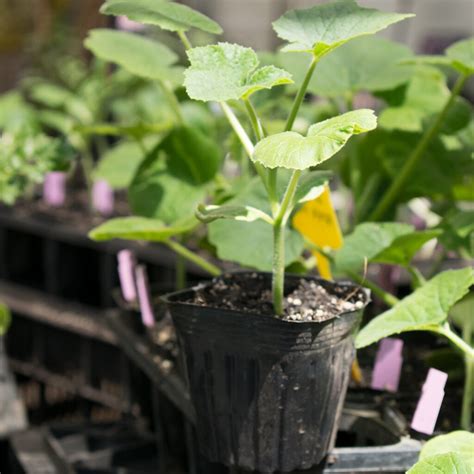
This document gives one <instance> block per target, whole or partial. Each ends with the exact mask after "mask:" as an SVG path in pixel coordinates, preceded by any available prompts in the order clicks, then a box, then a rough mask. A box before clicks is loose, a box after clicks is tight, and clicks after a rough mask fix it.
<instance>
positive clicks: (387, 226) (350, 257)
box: [334, 222, 413, 273]
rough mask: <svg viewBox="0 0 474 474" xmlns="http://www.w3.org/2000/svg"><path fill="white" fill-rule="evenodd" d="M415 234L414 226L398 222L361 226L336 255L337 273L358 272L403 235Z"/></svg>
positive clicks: (345, 241)
mask: <svg viewBox="0 0 474 474" xmlns="http://www.w3.org/2000/svg"><path fill="white" fill-rule="evenodd" d="M412 232H413V226H411V225H409V224H401V223H396V222H386V223H384V222H382V223H374V222H367V223H364V224H359V225H358V226H357V227H356V228H355V229H354V231H353V232H352V233H351V234H349V235H348V236H346V237H345V239H344V246H343V247H342V248H341V250H339V251H338V252H337V253H336V256H335V261H334V262H335V266H336V269H337V272H341V273H345V272H358V271H359V270H360V269H361V268H362V267H363V265H364V262H365V261H366V260H367V261H370V260H371V259H372V258H374V257H375V256H376V255H378V254H380V252H382V251H383V250H384V249H387V248H390V246H391V245H392V244H393V242H394V241H395V240H396V239H397V237H400V236H402V235H408V234H411V233H412Z"/></svg>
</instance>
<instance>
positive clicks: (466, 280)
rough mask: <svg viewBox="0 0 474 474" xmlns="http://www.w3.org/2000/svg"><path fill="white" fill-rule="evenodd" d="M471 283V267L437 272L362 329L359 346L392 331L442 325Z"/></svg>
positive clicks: (472, 272) (472, 274) (472, 279)
mask: <svg viewBox="0 0 474 474" xmlns="http://www.w3.org/2000/svg"><path fill="white" fill-rule="evenodd" d="M472 284H474V271H473V269H472V268H463V269H461V270H448V271H445V272H443V273H440V274H438V275H436V276H435V277H434V278H432V279H431V280H430V281H428V282H427V283H425V284H424V285H423V286H422V287H420V288H418V289H417V290H416V291H415V292H414V293H412V294H411V295H410V296H407V297H406V298H405V299H403V300H402V301H400V303H398V304H397V305H395V306H394V307H393V308H392V309H390V310H388V311H386V312H385V313H382V314H381V315H380V316H377V317H376V318H375V319H373V320H372V321H370V322H369V324H367V325H366V326H365V327H364V328H362V330H361V331H360V332H359V334H358V335H357V338H356V347H357V348H361V347H365V346H368V345H370V344H373V343H374V342H376V341H378V340H380V339H383V338H384V337H388V336H391V335H392V334H398V333H401V332H406V331H415V330H426V329H428V328H429V327H430V326H431V327H432V326H437V325H438V326H439V325H441V324H442V323H443V322H444V321H445V320H446V319H447V317H448V311H449V310H450V309H451V307H452V306H453V305H454V303H456V301H458V300H460V299H461V298H462V297H463V296H464V295H465V294H466V293H467V292H468V291H469V287H470V286H471V285H472Z"/></svg>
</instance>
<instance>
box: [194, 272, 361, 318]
mask: <svg viewBox="0 0 474 474" xmlns="http://www.w3.org/2000/svg"><path fill="white" fill-rule="evenodd" d="M365 300H366V296H365V294H364V292H363V291H362V289H355V290H354V289H352V288H347V287H345V286H342V287H336V288H334V290H332V289H326V288H325V287H323V286H322V285H320V284H319V283H318V282H317V281H314V280H308V279H304V278H301V279H300V280H299V282H298V285H297V286H296V287H295V288H292V289H290V290H289V291H288V293H287V294H286V295H285V299H284V314H283V316H282V319H284V320H286V321H295V322H304V321H316V322H322V321H326V320H328V319H332V318H334V317H336V316H339V315H340V314H343V313H348V312H351V311H357V310H360V309H362V308H363V307H364V306H365ZM188 303H193V304H197V305H200V306H208V307H212V308H222V309H228V310H235V311H241V312H244V313H252V314H266V315H270V316H274V312H273V304H272V295H271V288H270V284H269V281H268V279H267V278H265V275H262V274H259V273H242V274H239V273H234V274H232V275H223V276H222V277H219V278H216V279H214V280H213V283H212V284H211V285H206V286H204V285H203V286H198V287H196V291H195V293H194V296H193V298H192V299H191V300H188Z"/></svg>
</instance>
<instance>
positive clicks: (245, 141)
mask: <svg viewBox="0 0 474 474" xmlns="http://www.w3.org/2000/svg"><path fill="white" fill-rule="evenodd" d="M219 105H220V106H221V108H222V111H223V112H224V115H225V116H226V118H227V120H228V121H229V123H230V126H231V127H232V129H233V130H234V132H235V134H236V135H237V137H238V138H239V140H240V143H241V144H242V146H243V147H244V150H245V152H246V153H247V156H248V157H249V158H250V159H251V158H252V156H253V152H254V150H255V147H254V146H253V143H252V140H250V138H249V136H248V135H247V132H246V131H245V129H244V127H243V126H242V124H241V123H240V120H239V119H238V118H237V117H236V115H235V114H234V112H233V111H232V109H231V108H230V107H229V106H228V105H227V104H226V103H225V102H219ZM253 164H254V167H255V170H256V171H257V173H258V175H259V176H260V179H261V180H262V182H263V185H264V186H265V189H266V190H267V193H268V194H269V195H270V190H269V188H268V182H267V176H266V171H265V168H264V167H263V166H262V165H261V164H260V163H255V162H253Z"/></svg>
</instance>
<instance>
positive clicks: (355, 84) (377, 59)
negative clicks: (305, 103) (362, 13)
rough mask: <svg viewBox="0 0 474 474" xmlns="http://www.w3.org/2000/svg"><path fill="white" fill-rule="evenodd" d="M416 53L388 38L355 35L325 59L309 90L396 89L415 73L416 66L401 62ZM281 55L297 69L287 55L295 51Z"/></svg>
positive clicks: (328, 92)
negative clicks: (414, 67) (357, 36)
mask: <svg viewBox="0 0 474 474" xmlns="http://www.w3.org/2000/svg"><path fill="white" fill-rule="evenodd" d="M368 52H370V54H369V53H368ZM412 55H413V53H412V52H411V50H410V49H409V48H407V47H406V46H405V45H402V44H399V43H395V42H393V41H389V40H386V39H384V38H379V37H376V36H370V37H362V38H358V39H355V40H354V41H351V42H349V43H347V44H345V45H344V46H341V47H340V48H338V49H337V50H336V51H334V52H333V53H331V54H330V55H328V56H325V57H324V58H323V59H321V61H320V62H319V64H318V66H317V70H316V73H315V74H314V76H313V78H312V80H311V82H310V84H309V87H308V91H309V92H312V93H314V94H316V95H319V96H324V97H344V96H345V95H346V94H348V93H351V94H356V93H357V92H360V91H369V92H376V91H384V90H391V89H394V88H396V87H398V86H400V85H402V84H405V83H406V82H408V80H409V79H410V77H411V76H412V74H413V68H412V67H410V66H406V65H401V64H400V61H402V60H404V59H407V58H409V57H411V56H412ZM281 56H282V65H283V67H285V68H286V69H288V71H290V72H293V70H292V69H291V68H290V67H289V66H287V65H286V63H285V59H284V58H285V57H294V56H295V55H289V54H281ZM306 70H307V66H306ZM303 74H304V72H303ZM298 79H300V77H299V76H296V75H295V82H301V81H299V80H298Z"/></svg>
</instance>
